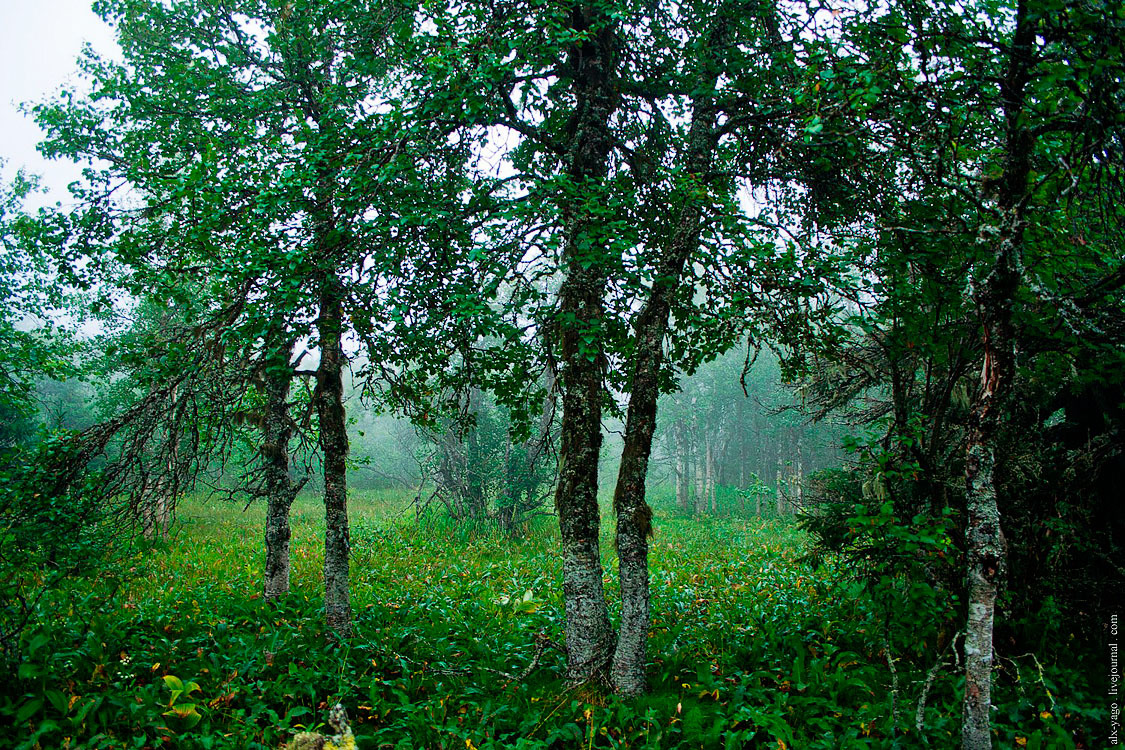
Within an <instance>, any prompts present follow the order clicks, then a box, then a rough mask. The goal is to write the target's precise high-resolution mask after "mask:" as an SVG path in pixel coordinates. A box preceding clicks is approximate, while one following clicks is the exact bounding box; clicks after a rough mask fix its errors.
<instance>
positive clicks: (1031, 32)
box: [961, 0, 1036, 750]
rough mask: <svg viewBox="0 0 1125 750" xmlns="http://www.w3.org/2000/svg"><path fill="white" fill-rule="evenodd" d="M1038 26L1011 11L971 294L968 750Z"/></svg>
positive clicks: (979, 740)
mask: <svg viewBox="0 0 1125 750" xmlns="http://www.w3.org/2000/svg"><path fill="white" fill-rule="evenodd" d="M1035 24H1036V21H1035V20H1034V18H1032V17H1031V16H1030V13H1029V11H1028V7H1027V2H1026V0H1020V2H1019V3H1018V5H1017V7H1016V24H1015V31H1014V36H1013V39H1012V45H1011V47H1010V50H1009V59H1008V70H1007V73H1006V75H1005V77H1004V81H1003V82H1002V84H1001V90H1000V95H1001V96H1000V98H1001V100H1002V102H1003V106H1004V115H1005V120H1006V122H1007V134H1006V143H1005V151H1004V158H1005V164H1004V171H1003V176H1002V179H1001V181H1000V186H999V195H998V201H997V203H998V208H999V213H1000V217H1001V222H1002V224H1001V226H1000V227H999V228H998V229H999V232H998V233H996V240H995V245H994V247H995V253H994V256H993V264H992V267H991V269H990V271H989V273H988V274H987V275H986V277H985V278H984V280H983V281H982V283H981V284H980V285H979V287H978V289H977V291H976V295H975V298H976V303H977V309H978V313H979V315H980V321H981V330H982V332H983V343H984V359H983V363H982V365H981V377H980V387H979V389H978V391H977V394H976V397H975V398H974V400H973V407H972V411H971V414H970V419H969V429H968V435H967V439H966V455H965V504H966V512H967V516H968V521H967V525H966V529H965V558H966V563H967V565H966V567H967V576H966V578H967V580H966V583H967V588H968V617H967V621H966V626H965V647H964V648H965V696H964V704H963V711H962V727H961V744H962V747H963V748H965V750H989V749H990V748H991V747H992V735H991V732H990V730H989V725H990V721H991V718H992V717H991V704H992V700H991V696H992V633H993V616H994V612H995V609H996V592H997V585H998V581H999V576H1000V571H1001V569H1002V568H1003V566H1004V546H1003V536H1002V534H1001V529H1000V506H999V503H998V502H997V497H996V485H995V480H994V471H995V465H996V450H995V440H996V436H997V433H998V432H999V429H1000V426H1001V424H1002V420H1003V406H1004V401H1005V399H1006V398H1007V396H1008V394H1009V392H1010V390H1011V386H1012V380H1013V378H1014V376H1015V351H1016V341H1015V331H1014V329H1013V325H1012V306H1013V304H1014V300H1015V295H1016V290H1017V288H1018V286H1019V283H1020V277H1021V274H1022V268H1021V264H1022V242H1023V231H1024V211H1025V205H1024V204H1025V200H1026V196H1027V182H1028V175H1029V173H1030V169H1031V159H1030V154H1031V146H1032V136H1031V134H1030V133H1029V132H1028V131H1027V130H1026V128H1025V125H1024V124H1023V123H1022V122H1021V119H1022V114H1023V109H1024V107H1025V104H1026V86H1027V82H1028V80H1029V77H1030V69H1031V65H1032V64H1033V61H1032V55H1031V48H1032V45H1033V43H1034V40H1035Z"/></svg>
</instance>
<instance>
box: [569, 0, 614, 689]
mask: <svg viewBox="0 0 1125 750" xmlns="http://www.w3.org/2000/svg"><path fill="white" fill-rule="evenodd" d="M571 24H572V26H573V28H574V30H575V31H576V32H578V33H579V34H580V35H581V37H580V41H577V42H575V43H574V44H573V45H572V46H571V47H570V49H569V50H568V54H567V57H568V66H569V68H570V69H571V70H572V71H573V76H574V77H573V82H572V86H571V88H572V91H573V93H574V96H575V100H576V101H575V110H574V111H575V123H574V124H575V129H574V137H573V138H572V140H571V147H570V150H569V152H568V153H567V156H566V161H567V166H566V171H567V176H568V177H569V178H570V181H571V183H572V184H573V188H574V189H575V190H576V191H580V193H585V195H584V196H583V198H584V199H583V200H573V199H567V200H566V201H565V202H564V204H563V238H562V239H563V263H564V266H565V273H566V276H565V278H564V280H563V283H562V286H561V287H560V289H559V315H558V317H557V318H556V322H557V326H558V340H559V347H558V348H559V362H560V365H561V367H560V372H559V380H558V382H559V391H560V394H561V396H562V424H561V429H560V435H559V443H560V466H559V479H558V486H557V488H556V492H555V508H556V510H557V512H558V515H559V529H560V532H561V537H562V549H563V597H564V599H565V605H566V650H567V677H568V679H569V680H570V681H571V682H588V681H604V680H605V679H606V678H607V677H608V675H607V671H608V668H609V662H610V659H611V658H612V654H613V629H612V627H611V626H610V622H609V611H608V609H607V607H606V601H605V592H604V588H603V585H602V563H601V553H600V548H599V541H598V533H599V526H600V518H599V515H598V459H599V456H600V452H601V444H602V397H603V380H604V374H605V354H604V344H603V342H602V327H603V325H604V317H605V302H604V297H605V291H606V284H607V273H608V271H607V269H606V253H607V251H606V242H607V240H608V237H607V236H605V233H604V232H603V231H602V227H601V226H600V221H599V220H598V219H597V218H596V217H594V216H592V215H590V213H589V210H588V209H587V208H586V207H585V206H584V205H582V204H583V203H584V202H585V200H589V199H594V198H595V196H596V195H597V193H599V192H600V191H601V189H602V183H603V181H604V180H605V177H606V175H607V173H608V169H609V156H610V152H611V151H612V149H613V137H612V135H611V133H610V127H609V122H610V118H611V117H612V115H613V112H614V111H615V110H616V108H617V104H618V96H617V93H616V91H615V89H614V77H615V68H616V66H617V51H618V50H617V45H618V40H617V36H616V34H615V32H614V29H613V23H612V22H611V21H609V19H607V18H605V16H604V12H603V10H602V9H601V8H600V7H599V6H597V5H596V4H591V3H579V4H577V5H576V6H575V7H574V8H573V9H572V10H571Z"/></svg>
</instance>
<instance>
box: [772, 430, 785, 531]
mask: <svg viewBox="0 0 1125 750" xmlns="http://www.w3.org/2000/svg"><path fill="white" fill-rule="evenodd" d="M783 466H784V464H783V463H782V461H781V443H780V442H778V444H777V475H776V476H775V477H774V486H775V487H776V488H777V497H776V502H777V508H776V510H777V517H778V518H781V517H782V516H783V515H785V493H784V491H783V489H782V486H781V476H782V472H781V469H782V467H783Z"/></svg>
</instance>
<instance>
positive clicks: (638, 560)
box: [612, 19, 726, 696]
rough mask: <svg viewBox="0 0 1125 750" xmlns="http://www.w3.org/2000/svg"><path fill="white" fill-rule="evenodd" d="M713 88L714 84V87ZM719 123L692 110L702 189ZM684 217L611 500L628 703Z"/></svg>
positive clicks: (692, 236)
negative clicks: (648, 485)
mask: <svg viewBox="0 0 1125 750" xmlns="http://www.w3.org/2000/svg"><path fill="white" fill-rule="evenodd" d="M725 26H726V24H725V20H723V19H720V20H718V21H717V22H716V28H717V29H719V30H720V31H719V32H718V33H717V34H716V33H715V32H714V31H713V32H712V34H711V40H710V41H711V42H712V43H719V42H721V39H722V37H723V35H724V34H725ZM709 83H712V84H713V83H714V81H713V80H711V81H709ZM717 116H718V115H717V110H716V108H715V106H714V103H713V101H712V98H711V97H710V96H704V97H700V98H699V99H697V100H696V101H695V102H694V111H693V115H692V124H691V129H690V131H689V134H688V138H689V141H688V153H687V161H686V166H687V169H688V172H689V175H690V177H691V178H692V179H694V180H697V181H699V182H700V183H703V181H704V179H705V177H706V173H707V172H708V171H709V170H710V168H711V158H712V153H713V152H714V148H715V142H716V140H715V134H714V131H715V123H716V118H717ZM680 211H681V212H680V216H679V219H678V222H677V226H676V230H675V232H674V234H673V236H672V240H671V243H670V244H669V247H668V250H667V252H666V254H665V256H664V258H663V259H662V261H661V262H660V264H659V266H658V269H657V270H658V272H657V274H656V277H655V280H654V282H653V287H652V291H651V293H650V296H649V299H648V302H647V303H646V304H645V307H644V308H643V309H642V310H641V313H640V314H639V315H638V317H637V323H636V325H635V331H634V333H635V341H636V348H635V351H636V354H635V355H634V356H635V359H634V365H633V372H632V375H631V379H630V383H629V411H628V414H627V417H626V421H625V444H624V447H623V449H622V452H621V466H620V469H619V471H618V475H617V488H616V490H615V492H614V496H613V506H614V510H615V511H616V512H617V558H618V570H619V575H620V579H621V628H620V630H619V632H618V638H617V648H616V650H615V652H614V657H613V670H612V675H613V687H614V689H615V690H616V691H617V692H618V693H619V694H621V695H625V696H635V695H639V694H641V693H643V692H644V691H645V663H646V647H647V645H648V635H649V625H650V623H651V613H650V608H649V587H648V537H649V535H650V534H651V533H652V510H651V509H650V508H649V506H648V502H647V500H646V497H645V480H646V478H647V476H648V462H649V457H650V456H651V454H652V439H653V435H654V434H655V432H656V411H657V399H658V397H659V396H660V371H661V367H662V366H663V363H664V337H665V335H666V334H667V332H668V323H669V315H670V313H671V304H672V299H673V297H674V296H675V294H676V292H677V290H678V289H679V287H680V286H681V284H682V283H683V282H682V278H683V273H684V269H685V268H686V267H687V264H688V261H689V260H690V258H691V256H692V254H693V253H695V252H696V251H697V250H698V248H699V238H700V233H701V230H702V204H701V202H700V201H699V199H698V192H697V191H693V193H692V194H691V195H689V196H687V197H685V199H684V203H683V205H682V207H681V209H680ZM708 449H710V444H708ZM709 459H710V452H708V460H709ZM709 471H710V469H709V467H708V472H709Z"/></svg>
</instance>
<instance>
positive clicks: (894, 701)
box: [883, 638, 898, 737]
mask: <svg viewBox="0 0 1125 750" xmlns="http://www.w3.org/2000/svg"><path fill="white" fill-rule="evenodd" d="M883 657H884V658H885V659H886V660H887V667H888V668H890V670H891V736H892V737H897V736H898V670H897V669H895V660H894V659H893V658H891V644H890V643H888V642H887V639H886V638H884V639H883Z"/></svg>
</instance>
